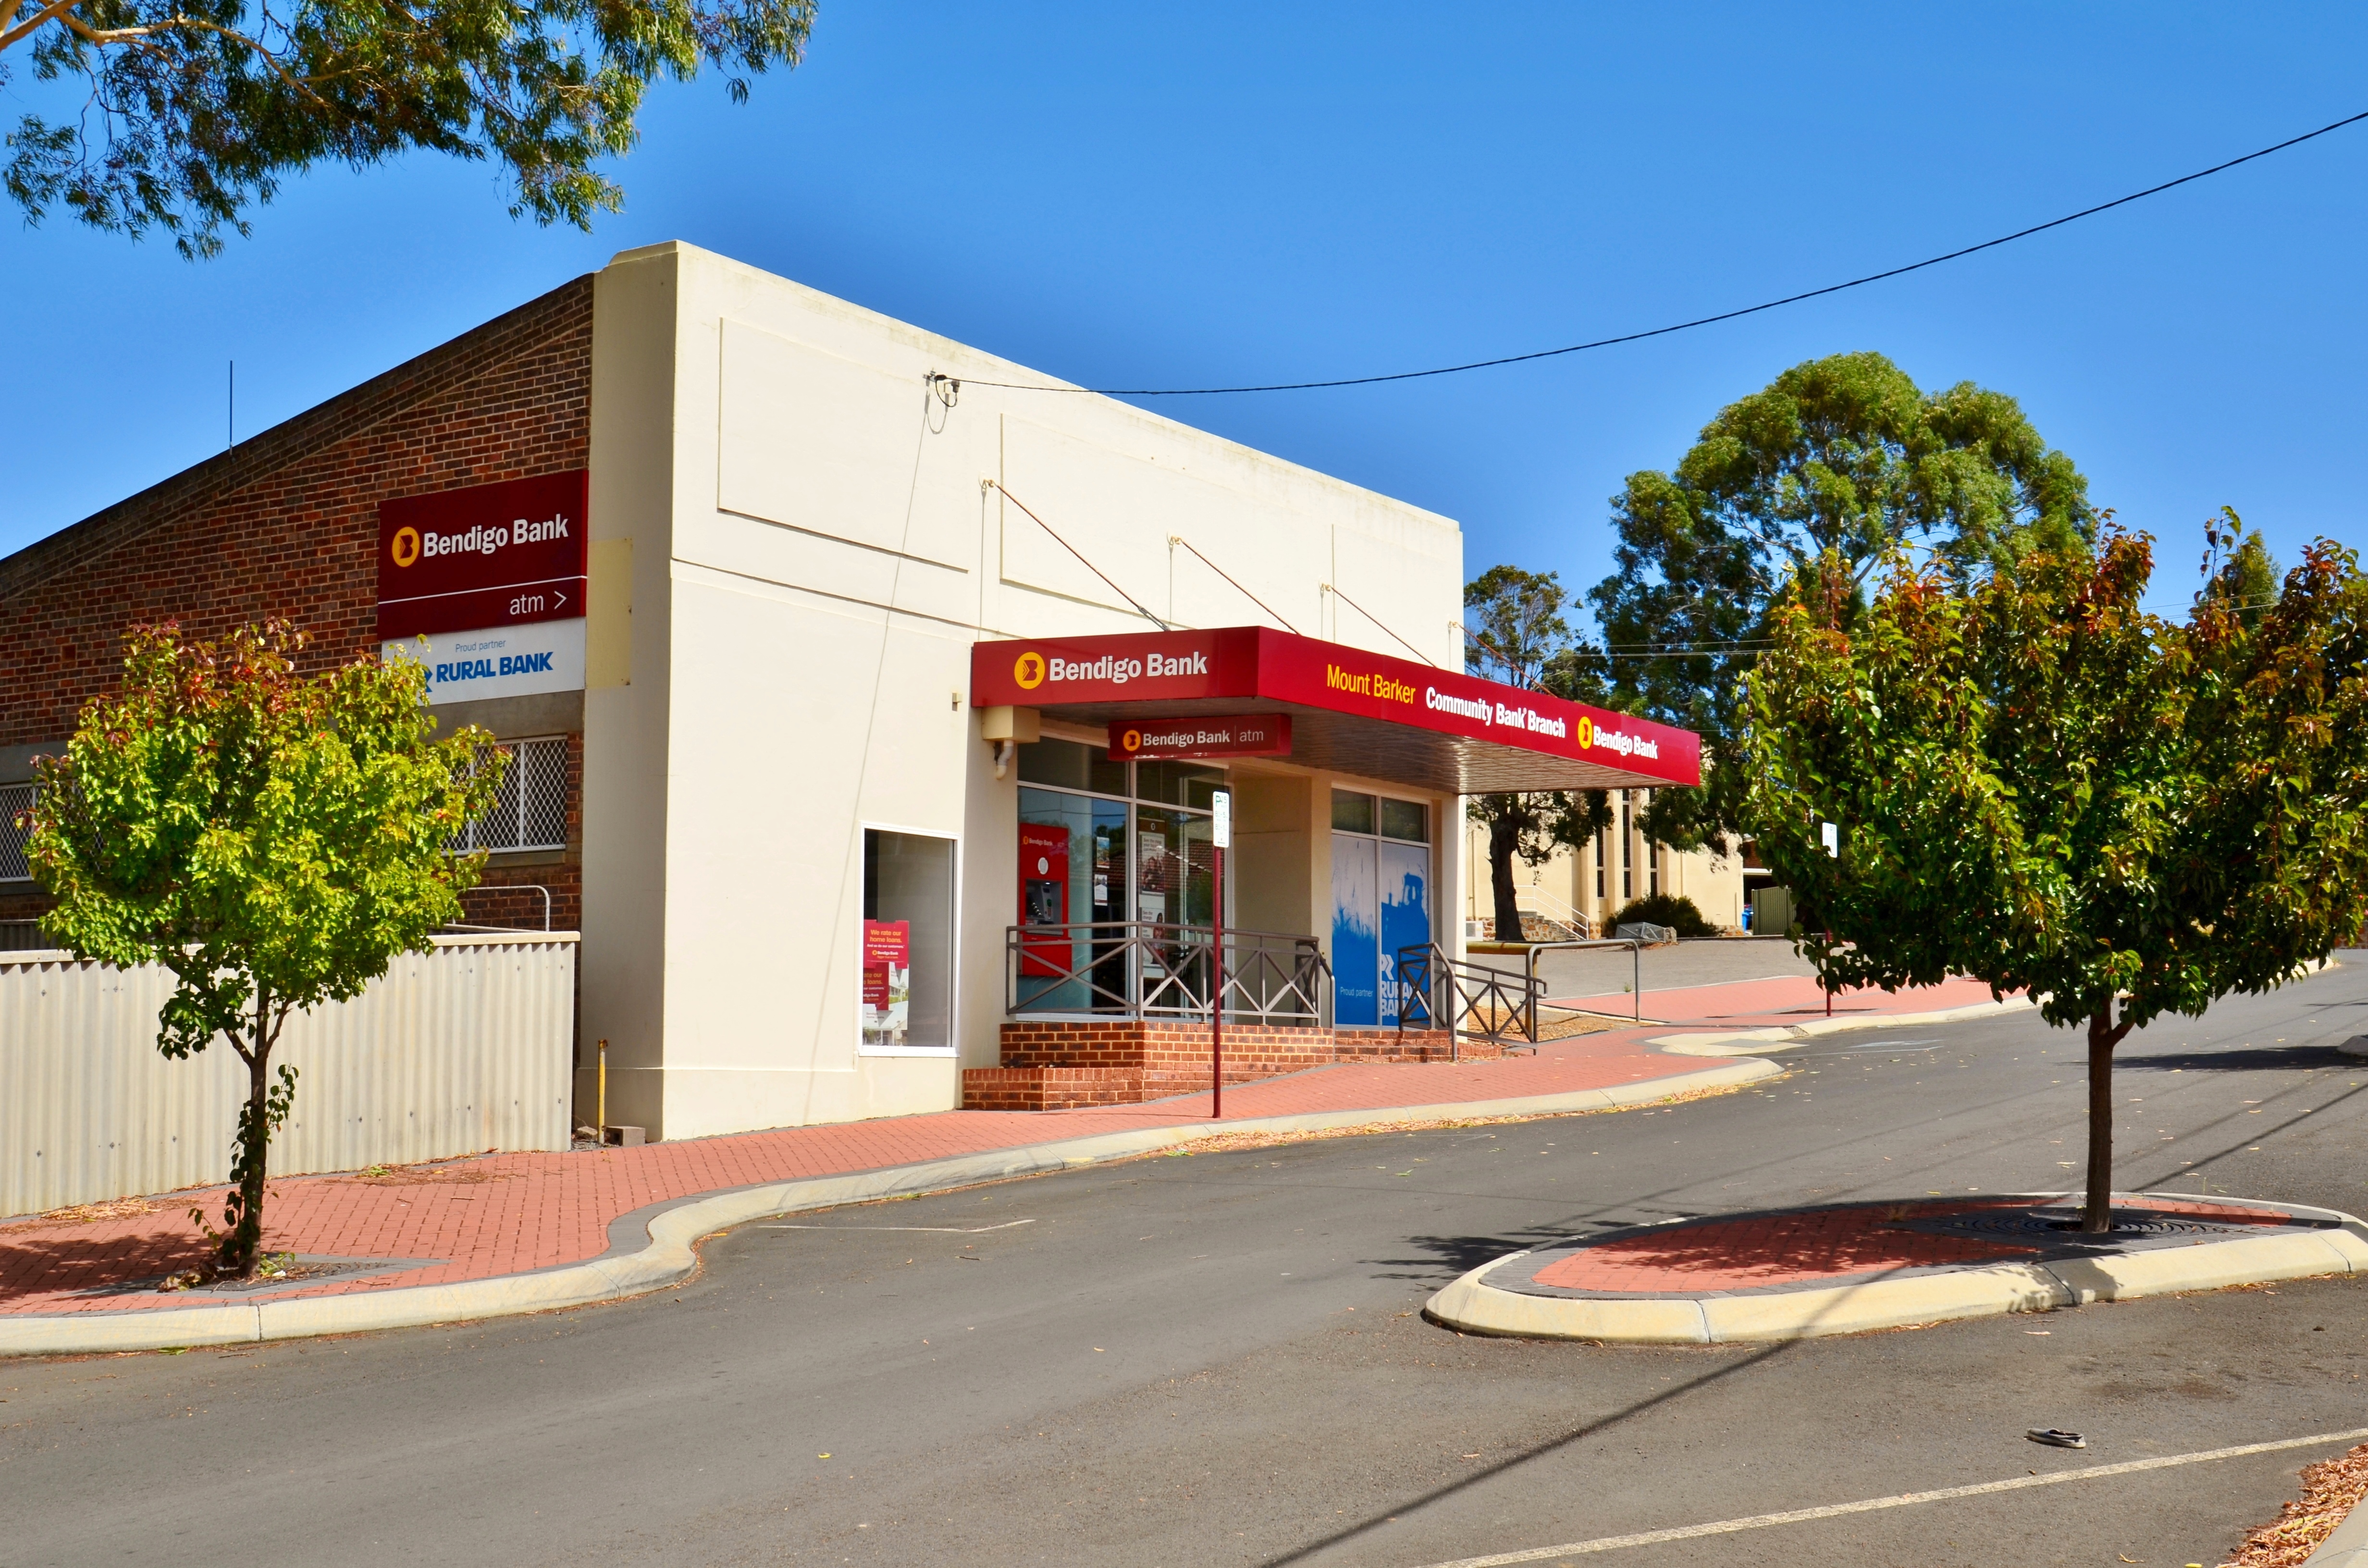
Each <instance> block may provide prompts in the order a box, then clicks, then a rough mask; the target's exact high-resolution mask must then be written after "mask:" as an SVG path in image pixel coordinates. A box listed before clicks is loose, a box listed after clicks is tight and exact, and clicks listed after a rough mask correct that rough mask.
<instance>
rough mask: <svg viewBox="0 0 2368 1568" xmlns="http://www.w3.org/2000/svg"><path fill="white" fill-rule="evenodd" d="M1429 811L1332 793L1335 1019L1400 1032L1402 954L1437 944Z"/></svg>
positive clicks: (1417, 804) (1382, 798) (1420, 805)
mask: <svg viewBox="0 0 2368 1568" xmlns="http://www.w3.org/2000/svg"><path fill="white" fill-rule="evenodd" d="M1430 875H1431V869H1430V808H1429V805H1428V804H1427V803H1425V802H1423V801H1405V800H1398V799H1395V798H1393V797H1391V796H1387V795H1370V794H1366V793H1363V792H1362V791H1360V790H1333V791H1332V1021H1333V1022H1334V1023H1335V1024H1338V1025H1341V1026H1344V1027H1347V1028H1395V1026H1396V1024H1397V1021H1398V1003H1399V997H1398V986H1397V959H1398V954H1399V952H1400V950H1401V949H1406V948H1410V947H1418V946H1420V945H1422V944H1423V943H1426V942H1429V941H1430V940H1432V939H1433V932H1432V930H1431V911H1430Z"/></svg>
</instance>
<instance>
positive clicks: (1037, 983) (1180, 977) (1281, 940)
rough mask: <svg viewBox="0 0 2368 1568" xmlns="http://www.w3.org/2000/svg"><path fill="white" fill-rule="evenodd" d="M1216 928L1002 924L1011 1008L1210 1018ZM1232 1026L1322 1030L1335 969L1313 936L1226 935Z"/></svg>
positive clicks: (1143, 923)
mask: <svg viewBox="0 0 2368 1568" xmlns="http://www.w3.org/2000/svg"><path fill="white" fill-rule="evenodd" d="M1215 936H1216V933H1215V932H1214V931H1213V930H1212V929H1211V928H1210V927H1209V926H1172V925H1169V924H1167V922H1165V921H1155V920H1096V921H1085V922H1078V923H1075V924H1070V925H1057V926H1006V927H1004V954H1003V976H1004V991H1003V997H1004V1011H1005V1012H1006V1013H1008V1014H1009V1015H1010V1016H1011V1017H1063V1016H1086V1017H1126V1018H1192V1019H1204V1018H1207V1017H1210V1013H1211V1003H1212V996H1211V994H1210V993H1211V991H1212V968H1213V966H1212V962H1211V956H1212V942H1213V939H1214V937H1215ZM1224 959H1225V963H1224V975H1225V994H1224V1009H1225V1018H1226V1021H1228V1022H1233V1021H1235V1020H1238V1021H1240V1022H1243V1023H1251V1024H1297V1025H1304V1026H1321V1025H1323V1024H1324V1023H1326V1022H1327V1021H1328V1020H1329V1019H1330V1017H1331V997H1332V966H1331V965H1330V964H1329V963H1327V962H1326V961H1325V958H1324V949H1323V948H1322V946H1321V945H1320V944H1319V943H1318V942H1317V941H1316V939H1315V937H1295V936H1290V935H1287V934H1284V933H1281V932H1275V931H1237V930H1235V929H1234V928H1232V927H1231V926H1228V927H1226V929H1225V935H1224Z"/></svg>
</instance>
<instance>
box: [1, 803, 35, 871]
mask: <svg viewBox="0 0 2368 1568" xmlns="http://www.w3.org/2000/svg"><path fill="white" fill-rule="evenodd" d="M32 809H33V787H32V786H31V785H30V784H0V882H21V881H28V880H29V879H30V878H31V876H32V874H33V868H32V867H31V866H30V865H29V864H28V863H27V862H26V859H25V841H26V840H27V839H28V838H30V837H32V835H33V828H32V824H30V823H27V824H24V825H23V826H19V825H17V813H18V812H29V811H31V810H32Z"/></svg>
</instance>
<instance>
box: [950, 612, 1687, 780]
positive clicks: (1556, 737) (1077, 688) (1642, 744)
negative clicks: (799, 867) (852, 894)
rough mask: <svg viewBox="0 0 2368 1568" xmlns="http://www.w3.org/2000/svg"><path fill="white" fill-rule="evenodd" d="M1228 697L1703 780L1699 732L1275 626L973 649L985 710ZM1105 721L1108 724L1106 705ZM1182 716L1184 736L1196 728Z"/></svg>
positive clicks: (1655, 775) (979, 700)
mask: <svg viewBox="0 0 2368 1568" xmlns="http://www.w3.org/2000/svg"><path fill="white" fill-rule="evenodd" d="M1216 700H1224V701H1230V702H1239V703H1241V704H1243V705H1244V706H1248V705H1250V704H1253V703H1256V704H1260V705H1264V704H1269V703H1272V704H1278V705H1283V706H1286V707H1290V708H1294V709H1307V710H1317V711H1320V712H1325V713H1338V714H1344V715H1349V716H1353V717H1356V718H1360V719H1369V720H1382V721H1384V722H1389V723H1394V724H1402V725H1405V726H1406V727H1407V728H1408V729H1411V730H1428V731H1430V732H1432V733H1436V734H1442V735H1453V736H1462V737H1464V738H1466V739H1470V740H1478V741H1489V742H1493V743H1495V744H1497V745H1499V746H1505V747H1510V748H1513V749H1515V750H1518V751H1527V752H1535V753H1539V754H1542V755H1543V756H1552V757H1560V758H1565V759H1567V760H1570V761H1574V762H1586V763H1592V764H1595V765H1597V766H1599V767H1607V768H1611V769H1614V770H1616V771H1618V772H1619V773H1622V774H1625V775H1630V776H1633V777H1634V779H1635V781H1636V782H1639V783H1644V782H1653V783H1667V784H1683V785H1694V784H1699V783H1701V782H1702V741H1701V737H1699V736H1697V735H1695V734H1694V733H1691V731H1687V730H1680V729H1678V728H1676V727H1675V726H1674V725H1669V724H1656V723H1654V722H1652V721H1650V720H1647V719H1638V718H1635V717H1633V716H1632V715H1629V714H1625V713H1614V712H1611V711H1608V710H1604V709H1600V708H1591V707H1588V706H1587V705H1586V704H1584V703H1577V702H1565V701H1564V700H1563V699H1560V698H1556V697H1551V696H1548V695H1546V694H1545V693H1543V692H1536V691H1524V690H1522V689H1520V688H1519V687H1509V686H1504V685H1500V684H1498V683H1497V682H1496V681H1490V680H1482V679H1480V678H1479V677H1478V676H1469V675H1465V674H1463V672H1462V671H1460V670H1445V669H1440V668H1437V667H1435V666H1433V665H1423V664H1417V663H1416V662H1414V661H1413V660H1410V659H1401V658H1397V657H1395V656H1393V655H1391V654H1387V653H1373V652H1372V651H1371V650H1368V649H1363V648H1351V647H1347V646H1344V645H1342V644H1340V643H1337V642H1321V641H1318V640H1317V639H1315V638H1313V637H1300V636H1296V635H1293V634H1292V633H1291V632H1287V631H1276V630H1274V629H1273V628H1272V627H1265V626H1235V627H1218V628H1212V629H1210V630H1207V631H1127V632H1116V633H1111V634H1108V635H1102V636H1086V637H1048V638H1030V639H1024V640H1019V641H1011V642H977V643H973V644H972V646H971V701H972V703H973V705H975V706H978V707H982V708H987V707H996V706H1002V705H1007V704H1008V705H1010V706H1013V707H1025V708H1038V709H1050V710H1055V711H1057V710H1060V709H1062V708H1064V707H1079V708H1085V709H1087V710H1092V709H1097V708H1099V709H1103V710H1107V709H1109V708H1112V707H1119V706H1121V705H1126V704H1133V703H1143V704H1146V705H1148V704H1154V703H1156V704H1158V705H1160V706H1161V707H1165V708H1167V709H1169V710H1170V711H1173V710H1174V708H1175V707H1176V706H1180V705H1182V704H1185V703H1193V704H1196V705H1197V704H1206V703H1212V702H1213V701H1216ZM1095 717H1096V718H1098V719H1100V720H1102V721H1103V722H1110V717H1109V714H1108V713H1107V711H1104V712H1102V713H1099V714H1096V715H1095ZM1121 722H1123V723H1126V724H1133V723H1136V722H1138V721H1135V720H1133V719H1127V720H1124V721H1121ZM1158 722H1162V723H1164V722H1167V721H1158ZM1192 722H1193V723H1195V724H1202V725H1205V724H1209V723H1210V722H1212V721H1210V720H1206V719H1200V720H1194V721H1192ZM1233 722H1235V723H1240V722H1243V721H1242V720H1241V719H1240V718H1239V717H1235V718H1234V720H1233ZM1174 723H1175V724H1176V725H1177V727H1178V728H1179V729H1180V728H1181V727H1182V726H1183V724H1184V721H1181V720H1178V721H1174ZM1121 733H1122V731H1121V730H1120V729H1119V728H1117V727H1116V725H1115V724H1114V725H1113V729H1112V732H1111V735H1112V744H1113V750H1112V755H1113V756H1120V755H1124V754H1123V753H1122V752H1121V750H1119V749H1118V748H1117V745H1116V742H1117V740H1118V737H1119V736H1120V735H1121ZM1133 755H1136V756H1143V755H1146V754H1144V753H1142V752H1137V753H1135V754H1133ZM1167 755H1171V756H1180V755H1184V754H1181V753H1170V754H1167ZM1537 787H1540V788H1543V787H1545V786H1537ZM1523 788H1531V786H1523Z"/></svg>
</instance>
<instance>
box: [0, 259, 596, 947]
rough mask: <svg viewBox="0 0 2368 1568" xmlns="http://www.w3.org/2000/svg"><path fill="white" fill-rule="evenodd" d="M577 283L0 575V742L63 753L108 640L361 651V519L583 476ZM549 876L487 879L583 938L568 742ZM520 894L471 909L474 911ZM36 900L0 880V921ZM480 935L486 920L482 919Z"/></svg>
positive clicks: (107, 677)
mask: <svg viewBox="0 0 2368 1568" xmlns="http://www.w3.org/2000/svg"><path fill="white" fill-rule="evenodd" d="M591 412H592V279H591V278H588V277H586V278H577V279H575V281H574V282H571V283H567V284H564V285H562V286H561V287H560V288H558V289H555V290H552V291H551V292H550V293H548V294H545V295H544V296H542V297H541V299H539V300H534V301H529V302H528V303H527V304H524V305H521V306H519V307H518V309H517V310H514V311H512V312H508V313H507V315H503V316H500V317H497V318H496V319H495V320H493V321H490V322H487V323H486V324H484V325H483V326H480V327H476V328H473V329H472V330H471V331H469V332H467V333H464V334H462V335H461V336H459V337H457V338H454V339H453V340H452V341H451V342H450V343H447V344H445V345H443V346H442V347H438V348H434V349H430V350H429V351H428V352H427V353H426V354H423V355H421V356H419V358H416V359H413V360H411V361H410V362H408V363H406V364H404V365H401V366H398V367H397V368H395V369H393V370H390V371H388V372H387V373H386V374H384V375H382V376H379V377H377V378H375V379H373V380H371V381H366V382H364V383H363V384H362V385H360V386H359V387H356V388H354V389H353V390H352V391H350V392H344V393H342V394H340V395H339V396H337V397H335V398H332V399H330V400H329V401H328V402H326V403H322V404H321V405H319V406H318V407H316V408H313V409H310V410H307V411H306V412H305V413H302V414H300V415H297V416H296V417H294V418H292V419H290V420H288V421H287V422H286V423H284V424H281V425H278V426H273V427H272V428H271V429H269V430H267V431H265V432H263V433H262V434H261V435H259V436H256V437H253V438H251V439H249V440H246V441H243V442H241V443H240V444H239V445H238V446H237V447H236V448H234V449H232V450H230V451H228V452H225V453H223V454H222V455H221V456H219V457H215V458H211V459H209V460H206V461H205V462H202V463H199V464H198V465H197V466H196V467H194V468H190V469H188V470H185V471H183V472H180V473H178V474H176V475H175V476H173V477H172V478H171V479H168V480H165V482H164V483H161V484H157V485H154V486H152V487H151V488H149V489H147V490H145V491H142V493H141V494H137V495H134V496H131V498H130V499H128V500H125V501H121V502H119V503H118V504H116V505H115V506H110V507H108V509H107V510H105V511H103V512H100V513H98V514H97V516H95V517H87V518H85V519H84V520H83V521H82V522H79V523H76V524H74V525H73V526H72V527H70V528H64V529H63V530H61V531H60V532H58V533H56V534H53V535H51V537H49V538H48V539H45V540H40V542H38V543H36V544H33V545H30V546H28V547H27V548H26V549H24V550H21V551H17V553H16V554H14V555H12V556H9V557H7V558H6V560H0V746H5V745H17V744H39V743H40V742H44V741H55V740H60V739H63V737H64V736H65V735H66V734H68V733H70V732H71V731H72V730H73V728H74V719H75V715H76V714H77V712H78V711H79V710H81V707H82V705H83V704H84V703H85V701H87V700H89V699H91V698H93V697H95V696H97V695H99V694H100V693H102V692H105V691H107V690H109V689H111V688H112V687H114V685H115V683H116V680H117V677H118V676H119V674H120V670H121V668H122V636H123V631H124V629H125V628H126V627H128V626H130V625H132V624H134V623H136V622H141V621H162V620H178V621H179V622H180V623H181V626H182V629H183V631H185V632H187V633H188V634H189V635H191V636H196V637H215V636H220V635H222V633H224V632H226V631H230V630H232V629H233V628H234V627H236V626H238V625H241V624H243V623H247V622H252V621H256V620H260V619H263V618H265V617H267V616H273V615H279V616H286V617H288V618H290V619H293V620H295V621H296V622H297V623H298V624H300V625H302V627H303V628H304V629H305V630H306V631H308V632H310V633H311V634H312V638H313V642H312V647H311V650H310V653H309V662H310V663H311V664H312V665H313V667H325V666H327V665H331V664H335V663H339V662H342V661H343V660H345V659H347V658H349V657H351V656H352V655H353V654H354V653H356V652H357V651H359V650H362V649H373V650H374V649H375V648H376V647H377V645H378V642H377V636H376V627H375V619H376V609H375V606H376V600H377V569H376V553H377V543H378V504H379V503H380V502H381V500H385V499H388V498H389V497H393V496H398V495H413V494H421V493H423V492H427V491H436V490H449V489H454V488H457V487H459V486H461V485H468V484H485V483H494V482H495V481H497V480H505V479H522V478H528V477H530V476H532V475H535V474H541V473H552V472H563V471H565V470H568V469H577V468H584V467H586V466H587V465H588V463H589V461H590V441H591ZM570 750H571V757H570V775H571V778H570V797H571V799H570V802H569V814H568V835H569V844H570V850H569V853H568V855H567V857H566V859H567V860H568V861H569V862H571V863H569V864H564V865H555V864H545V865H534V866H518V867H504V866H502V865H500V864H499V863H498V862H497V863H496V864H495V867H494V868H492V869H491V871H490V874H489V877H488V880H489V881H511V882H519V883H524V882H541V883H543V884H545V885H547V886H549V887H550V888H551V889H552V895H553V902H554V904H555V905H556V906H557V907H554V909H553V910H552V925H553V926H556V927H559V928H562V929H580V928H581V925H582V911H581V881H580V876H579V873H578V871H577V869H576V867H575V864H573V863H572V862H574V861H575V860H576V859H577V858H578V855H577V853H576V850H577V846H580V844H581V841H582V840H581V832H580V805H579V800H580V797H579V796H578V795H577V791H576V790H575V778H576V774H577V770H578V769H579V768H580V767H581V760H582V745H581V737H580V736H579V737H577V739H576V744H575V745H574V746H572V747H571V748H570ZM529 898H531V902H532V903H533V920H532V924H535V925H538V926H539V925H540V924H541V898H540V897H539V896H536V895H527V894H516V895H511V897H510V898H509V899H508V900H504V899H502V898H501V897H500V896H499V895H494V894H486V895H473V896H472V913H473V912H474V910H475V908H476V907H477V906H478V905H481V904H483V905H487V906H488V907H491V906H494V905H498V906H499V907H501V908H502V910H503V912H504V914H505V916H506V918H505V920H504V921H503V922H502V923H505V924H507V923H508V922H507V914H508V913H509V911H510V907H511V905H512V904H513V903H518V904H522V903H524V902H525V901H526V900H528V899H529ZM46 904H47V901H46V900H45V899H42V898H40V896H39V895H38V894H36V893H33V892H31V891H30V889H29V887H28V884H26V883H21V882H17V883H0V919H9V918H17V917H24V916H29V915H37V914H39V913H40V910H41V909H42V908H44V907H46ZM487 923H488V924H490V923H492V922H490V921H489V922H487Z"/></svg>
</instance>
